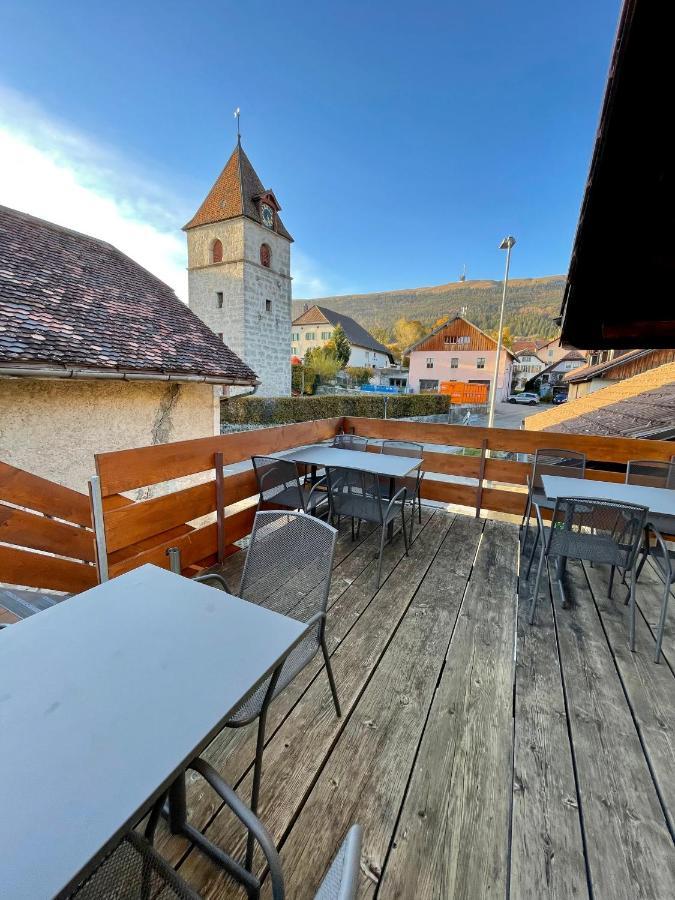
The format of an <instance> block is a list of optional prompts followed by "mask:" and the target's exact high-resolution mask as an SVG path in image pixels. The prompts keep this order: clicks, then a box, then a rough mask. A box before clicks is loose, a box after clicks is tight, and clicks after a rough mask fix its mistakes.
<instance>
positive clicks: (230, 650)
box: [0, 565, 305, 900]
mask: <svg viewBox="0 0 675 900" xmlns="http://www.w3.org/2000/svg"><path fill="white" fill-rule="evenodd" d="M304 631H305V626H304V625H303V624H302V623H301V622H296V621H295V620H293V619H289V618H287V617H285V616H281V615H278V614H277V613H274V612H270V611H269V610H266V609H264V608H262V607H259V606H256V605H254V604H252V603H246V602H245V601H243V600H239V599H238V598H235V597H231V596H229V595H228V594H224V593H223V592H220V591H218V590H216V589H214V588H212V587H208V586H206V585H203V584H198V583H196V582H194V581H190V580H189V579H187V578H182V577H180V576H178V575H174V574H172V573H170V572H167V571H165V570H163V569H159V568H157V567H155V566H150V565H146V566H142V567H141V568H138V569H135V570H134V571H132V572H129V573H127V574H126V575H121V576H120V577H119V578H116V579H114V580H112V581H108V582H106V583H105V584H102V585H100V586H98V587H95V588H93V589H92V590H89V591H86V592H85V593H83V594H79V595H78V596H75V597H72V598H70V599H68V600H65V601H63V602H62V603H59V604H58V605H56V606H54V607H52V608H51V609H48V610H45V611H44V612H40V613H38V615H35V616H31V617H29V618H27V619H25V620H23V621H21V622H19V623H17V624H15V625H10V626H9V627H8V628H5V629H2V630H0V773H1V775H0V810H1V813H0V894H2V896H5V897H11V898H12V900H22V898H26V900H29V898H30V900H36V898H48V897H53V896H54V895H55V894H57V893H58V892H59V891H61V890H63V889H64V888H66V887H69V886H72V885H73V883H77V881H78V880H79V877H78V876H79V875H80V873H81V872H82V871H83V869H85V867H86V866H87V864H88V863H90V861H91V860H92V859H93V858H94V857H96V855H97V854H99V853H100V852H101V850H102V849H104V848H105V847H106V845H107V844H109V843H110V842H111V841H112V840H113V839H114V840H116V839H117V838H118V837H119V836H120V835H121V834H123V833H125V832H126V831H128V830H129V828H130V827H131V826H132V825H133V824H135V823H136V822H137V821H138V819H139V818H140V817H141V816H142V815H143V814H144V813H145V812H146V811H147V809H149V808H150V806H151V803H152V802H153V801H154V800H155V799H156V798H157V797H158V796H160V794H161V793H162V791H163V790H164V789H165V787H167V786H168V785H169V784H171V783H172V782H173V780H174V779H175V777H176V775H177V774H179V773H180V772H181V771H182V770H183V768H184V766H185V764H187V763H188V762H189V761H190V760H192V759H194V757H195V756H197V755H199V753H201V751H202V750H203V749H204V748H205V746H206V745H207V744H208V743H209V741H210V740H211V739H212V738H213V737H214V736H215V735H216V734H217V733H218V732H219V731H220V729H221V728H222V726H223V724H224V722H225V720H226V719H227V718H228V716H229V715H230V714H231V712H232V711H233V710H234V709H235V708H236V707H237V705H238V704H239V702H240V700H241V699H242V698H243V697H245V696H246V695H247V694H248V693H249V692H250V691H251V690H252V689H253V688H256V687H257V686H258V685H259V684H260V683H261V682H262V681H263V680H264V678H265V677H266V676H267V675H268V674H269V673H270V672H271V671H273V669H274V668H275V667H276V665H277V664H278V662H279V661H280V659H282V658H283V656H284V655H285V653H286V651H287V650H288V648H289V647H290V646H291V645H292V644H294V643H295V642H296V641H297V640H298V638H299V637H300V636H301V635H302V634H303V632H304Z"/></svg>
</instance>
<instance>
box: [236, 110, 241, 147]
mask: <svg viewBox="0 0 675 900" xmlns="http://www.w3.org/2000/svg"><path fill="white" fill-rule="evenodd" d="M240 115H241V110H240V109H239V107H237V108H236V109H235V111H234V117H235V119H236V120H237V140H238V141H240V140H241V133H240V131H239V116H240Z"/></svg>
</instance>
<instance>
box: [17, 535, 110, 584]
mask: <svg viewBox="0 0 675 900" xmlns="http://www.w3.org/2000/svg"><path fill="white" fill-rule="evenodd" d="M0 572H2V579H3V581H6V582H7V583H8V584H17V585H26V587H36V588H46V589H48V590H52V591H66V592H67V593H69V594H77V593H79V592H80V591H85V590H86V589H87V588H90V587H93V586H94V585H95V584H96V583H97V581H98V579H97V577H96V567H95V566H90V565H88V564H86V563H81V562H76V561H75V560H72V559H62V558H60V557H58V556H48V555H47V554H45V553H34V552H33V551H31V550H23V549H19V548H18V547H5V546H2V545H1V544H0Z"/></svg>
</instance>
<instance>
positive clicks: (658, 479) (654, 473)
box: [626, 459, 675, 574]
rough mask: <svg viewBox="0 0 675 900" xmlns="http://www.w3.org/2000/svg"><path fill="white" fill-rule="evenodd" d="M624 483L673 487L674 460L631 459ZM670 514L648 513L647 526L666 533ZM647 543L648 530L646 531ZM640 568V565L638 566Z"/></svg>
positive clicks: (674, 478)
mask: <svg viewBox="0 0 675 900" xmlns="http://www.w3.org/2000/svg"><path fill="white" fill-rule="evenodd" d="M626 484H639V485H642V486H643V487H655V488H666V489H669V488H670V489H671V490H672V489H675V462H674V461H673V459H671V461H670V462H660V461H658V460H653V459H631V460H629V461H628V465H627V466H626ZM674 524H675V523H674V520H673V517H672V516H659V515H654V514H653V513H651V512H650V513H649V516H648V520H647V528H648V529H649V528H650V527H651V528H652V529H654V528H655V529H656V530H657V531H661V532H666V533H668V532H669V531H670V530H671V529H672V528H673V527H674ZM646 539H647V545H649V530H647V532H646ZM640 568H642V567H640ZM638 574H639V573H638Z"/></svg>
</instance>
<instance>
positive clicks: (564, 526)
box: [530, 497, 647, 650]
mask: <svg viewBox="0 0 675 900" xmlns="http://www.w3.org/2000/svg"><path fill="white" fill-rule="evenodd" d="M534 506H535V512H536V515H537V522H538V525H539V531H540V534H541V535H542V537H543V541H542V548H541V554H540V556H539V565H538V567H537V578H536V581H535V584H534V593H533V594H532V600H531V603H530V624H532V623H533V622H534V612H535V607H536V604H537V597H538V594H539V583H540V580H541V574H542V569H543V566H544V560H546V562H547V564H548V562H549V560H550V559H551V557H553V558H554V559H556V560H557V573H556V580H557V582H558V587H559V589H560V594H561V596H562V598H563V605H567V604H566V601H565V591H564V588H563V583H562V579H563V575H564V568H565V564H566V561H567V560H568V559H577V560H585V561H588V562H593V563H605V564H607V565H610V566H611V567H612V568H611V573H610V579H609V590H608V596H611V592H612V581H613V578H614V571H615V569H616V568H619V569H625V570H626V571H630V573H631V585H630V602H631V626H630V645H631V650H633V649H634V648H635V582H636V563H637V556H638V551H639V549H640V543H641V541H642V531H643V529H644V526H645V522H646V519H647V508H646V507H645V506H638V505H635V504H628V503H615V502H613V501H611V500H595V499H588V498H577V497H558V499H557V500H556V503H555V507H554V510H553V517H552V519H551V524H550V526H549V527H545V526H544V522H543V519H542V515H541V507H540V506H539V504H537V503H536V502H535V505H534Z"/></svg>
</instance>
